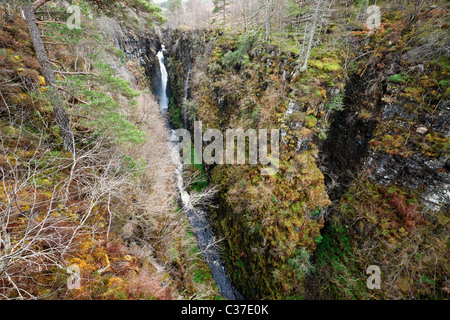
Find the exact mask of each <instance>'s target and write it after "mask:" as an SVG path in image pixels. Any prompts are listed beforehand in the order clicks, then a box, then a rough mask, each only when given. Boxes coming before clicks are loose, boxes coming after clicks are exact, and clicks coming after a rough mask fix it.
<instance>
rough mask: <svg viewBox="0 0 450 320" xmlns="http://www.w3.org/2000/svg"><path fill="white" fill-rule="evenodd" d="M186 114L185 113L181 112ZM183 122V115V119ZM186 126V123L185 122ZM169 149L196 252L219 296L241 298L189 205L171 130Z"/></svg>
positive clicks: (201, 217) (200, 216) (164, 104)
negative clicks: (207, 270)
mask: <svg viewBox="0 0 450 320" xmlns="http://www.w3.org/2000/svg"><path fill="white" fill-rule="evenodd" d="M164 50H165V48H164V46H162V49H161V51H159V52H158V59H159V62H160V64H161V88H162V91H163V92H162V94H161V100H160V107H161V112H162V113H163V114H165V113H166V112H167V109H168V100H169V99H168V97H167V92H166V88H167V79H168V77H167V70H166V67H165V66H164ZM190 72H191V69H190V68H189V72H188V75H187V78H186V82H185V92H184V95H185V97H184V98H185V99H186V98H187V88H188V83H189V74H190ZM185 114H186V113H185ZM185 122H186V118H185ZM185 126H186V124H185ZM169 144H170V145H169V150H170V152H171V158H172V161H173V163H174V164H175V165H176V169H175V174H176V178H177V181H176V182H177V187H178V191H179V192H180V195H181V202H182V204H183V211H185V212H186V214H187V217H188V219H189V223H190V225H191V230H192V231H193V232H194V233H195V235H196V237H197V244H198V248H199V250H200V252H201V253H202V255H203V258H204V259H205V261H206V262H207V263H208V265H209V268H210V269H211V273H212V275H213V278H214V280H215V282H216V284H217V287H218V288H219V290H220V292H221V294H222V296H223V297H224V298H226V299H231V300H236V299H239V300H242V299H244V297H243V296H242V295H241V294H240V293H239V292H238V291H237V290H236V289H235V288H234V287H233V285H232V284H231V282H230V280H229V279H228V276H227V274H226V271H225V269H224V267H223V265H222V262H221V257H220V252H219V250H218V249H217V248H216V246H215V244H216V240H215V238H214V236H213V233H212V231H211V227H210V225H209V222H208V217H207V216H206V212H204V211H202V210H197V209H195V208H194V207H193V206H192V203H191V197H190V195H189V193H188V192H187V191H186V188H185V186H184V180H183V163H182V161H181V158H180V149H179V141H178V137H177V136H176V134H175V132H174V131H173V130H171V135H170V142H169Z"/></svg>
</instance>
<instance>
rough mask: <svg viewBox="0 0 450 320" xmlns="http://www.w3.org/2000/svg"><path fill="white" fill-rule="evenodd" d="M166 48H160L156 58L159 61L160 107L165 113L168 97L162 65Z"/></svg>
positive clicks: (165, 75) (165, 72)
mask: <svg viewBox="0 0 450 320" xmlns="http://www.w3.org/2000/svg"><path fill="white" fill-rule="evenodd" d="M165 50H166V47H165V46H164V45H162V46H161V51H159V52H158V54H157V57H158V60H159V68H160V69H161V94H160V102H159V104H160V106H161V110H162V111H167V109H168V108H169V97H168V96H167V79H168V75H167V69H166V66H165V65H164V51H165Z"/></svg>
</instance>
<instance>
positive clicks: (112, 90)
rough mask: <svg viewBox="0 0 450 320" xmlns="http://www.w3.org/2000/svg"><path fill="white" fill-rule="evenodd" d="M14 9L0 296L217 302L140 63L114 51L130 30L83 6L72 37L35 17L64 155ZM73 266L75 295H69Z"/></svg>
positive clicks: (9, 31)
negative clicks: (65, 119)
mask: <svg viewBox="0 0 450 320" xmlns="http://www.w3.org/2000/svg"><path fill="white" fill-rule="evenodd" d="M17 4H18V3H14V2H12V3H9V4H5V5H3V4H2V5H1V6H0V16H1V29H0V79H1V80H0V123H1V130H0V148H1V149H0V150H1V151H0V187H1V188H0V213H1V215H0V297H1V298H2V299H4V298H6V299H10V298H11V299H22V298H24V299H29V298H45V299H58V298H64V299H68V298H75V299H179V298H195V297H197V298H204V299H209V298H217V297H218V293H217V289H216V287H215V285H214V283H213V280H212V278H211V275H210V272H209V269H208V266H207V265H206V264H205V263H204V262H203V261H202V260H201V258H200V257H201V256H200V255H199V252H198V249H197V246H196V243H195V238H194V236H193V234H192V232H191V231H190V229H189V224H188V222H187V219H186V218H185V216H184V215H183V214H182V212H181V211H180V210H179V208H178V205H177V201H176V199H177V195H176V189H175V184H174V181H173V170H174V168H173V166H172V165H171V161H170V157H169V152H168V150H167V148H168V138H167V131H166V126H165V122H164V120H163V119H162V118H161V116H160V115H159V106H158V104H157V102H156V101H155V99H154V98H153V95H152V94H151V93H150V92H149V87H150V85H149V83H148V81H147V80H146V79H147V78H146V76H145V75H144V73H143V70H142V69H141V67H140V66H139V64H140V62H139V61H137V60H136V61H131V60H128V59H126V57H125V54H124V53H123V52H122V51H121V50H120V49H118V48H117V46H116V45H117V41H116V40H117V34H121V33H122V32H123V33H125V32H133V25H129V24H126V23H125V24H122V25H119V24H118V23H117V22H116V21H115V20H114V19H111V18H105V17H102V16H101V14H100V16H96V13H95V10H94V8H92V6H91V4H90V2H86V1H80V2H79V3H78V4H80V6H81V9H82V24H81V29H72V30H71V29H69V28H68V27H67V25H66V23H65V21H66V19H67V17H68V14H67V12H66V9H65V8H64V7H60V6H59V5H51V4H46V9H45V10H41V11H40V12H39V11H38V12H37V13H36V15H37V18H38V25H39V27H40V29H41V31H42V38H43V41H44V45H45V47H46V51H47V55H48V57H49V61H50V63H51V64H52V67H53V70H54V72H55V74H56V78H57V82H56V84H55V85H56V87H57V88H58V92H59V94H60V95H61V97H62V101H63V104H64V105H63V106H61V107H64V108H65V109H66V111H67V112H68V114H69V115H70V120H71V127H72V130H73V131H74V136H75V145H76V152H75V153H70V152H67V151H66V150H65V148H64V144H63V141H62V139H61V137H60V132H59V130H58V127H57V126H56V123H55V119H54V114H53V112H52V106H51V103H50V101H51V100H50V99H49V97H48V94H47V93H48V87H47V84H46V83H45V80H44V78H43V77H42V75H41V73H40V72H41V68H40V65H39V63H38V61H37V60H36V56H35V53H34V50H33V45H32V42H31V39H30V36H29V33H28V29H27V24H26V23H25V21H24V20H23V18H22V15H21V11H20V7H18V6H16V5H17ZM164 158H167V159H165V160H162V159H164ZM161 161H163V163H164V166H162V165H161ZM71 265H72V266H75V267H74V268H75V269H74V270H76V268H79V271H80V276H81V283H80V285H81V288H80V289H74V290H69V289H68V287H67V284H66V282H67V279H68V277H69V274H68V273H67V267H68V266H71Z"/></svg>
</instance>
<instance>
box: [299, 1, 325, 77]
mask: <svg viewBox="0 0 450 320" xmlns="http://www.w3.org/2000/svg"><path fill="white" fill-rule="evenodd" d="M321 2H322V0H317V5H316V10H315V12H314V17H313V23H312V27H311V31H310V34H309V40H308V48H307V49H306V54H305V60H304V62H303V65H302V67H301V69H300V71H301V72H304V71H306V70H307V69H308V59H309V54H310V53H311V47H312V43H313V39H314V35H315V33H316V28H317V20H319V8H320V4H321Z"/></svg>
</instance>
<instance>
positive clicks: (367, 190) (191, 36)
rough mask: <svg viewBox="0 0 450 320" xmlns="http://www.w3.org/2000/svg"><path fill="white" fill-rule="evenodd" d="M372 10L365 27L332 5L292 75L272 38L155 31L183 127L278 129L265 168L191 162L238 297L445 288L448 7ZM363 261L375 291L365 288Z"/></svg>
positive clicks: (424, 294)
mask: <svg viewBox="0 0 450 320" xmlns="http://www.w3.org/2000/svg"><path fill="white" fill-rule="evenodd" d="M385 5H386V8H387V9H386V8H385V13H386V14H385V15H383V18H382V23H381V28H380V29H378V30H376V31H370V30H367V29H364V26H363V25H362V24H360V23H351V22H350V23H348V21H347V22H346V23H341V22H342V20H340V17H342V16H341V14H342V12H340V11H338V12H337V13H336V16H335V17H334V20H333V19H331V22H330V24H329V25H328V26H327V30H326V31H325V32H324V33H323V35H322V37H321V38H320V45H318V46H316V47H315V48H314V49H313V50H312V51H311V56H310V60H309V62H308V70H307V72H299V71H298V66H299V62H298V51H296V50H294V49H292V48H291V47H290V46H289V45H286V42H285V45H284V46H283V45H277V46H274V45H272V44H270V43H267V42H264V41H262V40H261V39H260V38H258V37H257V36H256V37H253V36H250V35H249V34H227V35H226V36H223V35H222V34H221V32H222V31H220V30H219V31H205V32H204V33H203V34H200V33H199V32H198V31H197V32H192V31H180V30H175V31H172V32H169V33H168V34H167V35H166V37H165V44H166V46H167V47H168V52H169V56H170V62H169V63H168V65H169V74H171V80H172V83H171V88H172V96H173V99H178V101H177V102H176V103H173V106H172V109H171V116H172V123H174V124H175V125H177V126H182V124H183V122H182V120H181V119H182V118H181V117H182V113H183V108H185V107H186V108H187V112H188V119H189V122H188V127H189V128H190V129H192V126H193V121H194V120H201V121H202V122H203V131H205V130H207V129H208V128H217V129H220V130H221V131H222V132H225V130H226V129H228V128H233V129H236V128H243V129H245V130H246V129H257V128H259V129H271V128H279V129H280V130H281V133H282V142H281V155H280V170H279V172H278V173H277V174H276V175H274V176H261V174H260V170H259V169H260V167H259V166H252V165H240V166H231V165H217V166H205V167H204V168H203V170H204V171H205V172H206V174H207V177H208V180H209V183H211V184H213V185H217V186H218V187H219V193H218V196H217V202H216V206H215V207H211V208H210V212H211V217H212V219H213V221H214V222H215V226H216V228H217V232H218V235H219V236H220V237H223V238H224V241H223V243H222V249H223V253H224V259H225V261H226V267H227V270H228V272H229V274H230V276H231V278H232V280H233V282H234V284H235V286H236V287H237V288H238V289H239V290H241V292H242V293H243V294H244V296H245V297H247V298H258V299H260V298H285V299H291V298H294V299H298V298H300V299H302V298H326V299H355V298H358V299H369V298H378V299H379V298H391V299H392V298H443V297H448V279H447V277H448V266H449V265H448V258H449V257H448V218H449V217H448V204H449V200H450V199H449V194H448V189H449V188H448V186H449V177H448V152H449V149H448V146H449V144H448V143H449V140H448V133H449V132H448V119H449V115H448V99H449V97H448V94H449V91H448V90H449V89H448V81H447V78H448V51H447V50H448V37H447V35H448V14H447V11H448V7H445V6H442V5H441V6H440V7H439V8H436V7H426V8H424V9H423V10H421V11H418V12H415V13H413V11H414V10H413V9H414V6H407V5H406V6H404V5H401V6H396V5H395V4H390V3H388V2H386V4H385ZM338 8H339V7H338ZM353 9H354V10H355V12H356V11H357V7H356V6H355V7H353ZM345 10H346V13H348V10H352V8H346V9H345ZM340 21H341V22H340ZM287 44H289V43H288V42H287ZM187 57H189V58H187ZM189 69H190V70H192V75H191V80H190V82H189V101H184V102H183V101H181V98H180V97H182V96H183V91H182V89H183V88H184V87H183V83H185V79H187V78H186V77H187V70H189ZM182 102H183V103H182ZM370 265H378V266H379V267H380V268H381V277H382V290H368V289H367V287H366V280H367V277H368V275H366V269H367V268H368V266H370Z"/></svg>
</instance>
